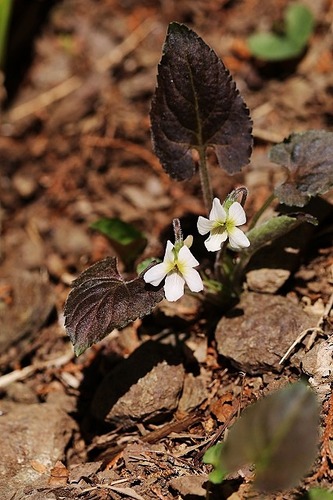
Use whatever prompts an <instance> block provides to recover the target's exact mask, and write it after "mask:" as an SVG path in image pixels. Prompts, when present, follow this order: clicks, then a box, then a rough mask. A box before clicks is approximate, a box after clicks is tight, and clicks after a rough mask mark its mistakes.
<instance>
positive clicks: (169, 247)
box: [163, 240, 175, 264]
mask: <svg viewBox="0 0 333 500" xmlns="http://www.w3.org/2000/svg"><path fill="white" fill-rule="evenodd" d="M173 249H174V245H173V244H172V243H171V241H170V240H168V241H167V244H166V248H165V254H164V259H163V262H166V263H168V264H170V263H171V262H174V261H175V254H174V253H173Z"/></svg>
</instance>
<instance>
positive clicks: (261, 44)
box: [248, 33, 302, 61]
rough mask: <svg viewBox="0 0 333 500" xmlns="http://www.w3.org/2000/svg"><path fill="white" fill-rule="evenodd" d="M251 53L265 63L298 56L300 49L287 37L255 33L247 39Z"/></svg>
mask: <svg viewBox="0 0 333 500" xmlns="http://www.w3.org/2000/svg"><path fill="white" fill-rule="evenodd" d="M248 45H249V48H250V51H251V53H252V54H253V55H254V56H256V57H258V58H259V59H264V60H266V61H283V60H284V59H292V58H293V57H296V56H298V55H299V54H300V52H301V51H302V48H301V49H300V47H299V46H298V45H297V44H295V43H294V41H293V40H290V39H289V38H287V37H284V36H279V35H276V34H274V33H257V34H254V35H252V36H250V37H249V38H248Z"/></svg>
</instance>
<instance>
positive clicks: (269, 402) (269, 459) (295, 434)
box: [206, 382, 319, 492]
mask: <svg viewBox="0 0 333 500" xmlns="http://www.w3.org/2000/svg"><path fill="white" fill-rule="evenodd" d="M318 423H319V411H318V405H317V401H316V396H315V394H314V392H313V391H312V390H310V389H309V388H308V387H307V386H306V385H305V384H303V383H302V382H297V383H296V384H290V385H289V386H287V387H285V388H283V389H280V390H279V391H276V392H275V393H274V394H271V395H269V396H267V397H265V398H263V399H261V400H260V401H258V402H257V403H255V404H253V405H252V406H250V407H248V408H246V409H245V410H244V412H243V414H242V416H241V418H240V419H239V420H238V421H237V422H236V423H235V425H234V426H233V427H232V428H231V429H230V432H229V434H228V437H227V439H226V441H225V442H224V443H223V446H222V447H220V448H217V449H216V452H215V454H214V456H213V459H214V466H215V467H216V466H217V467H218V468H219V469H221V474H220V477H223V476H224V475H225V471H228V472H229V473H230V472H234V471H236V470H238V469H240V468H241V467H242V466H244V465H245V464H255V468H256V478H255V486H256V487H257V488H258V489H260V490H264V491H266V492H270V491H276V490H283V489H286V488H290V487H292V486H294V485H296V484H297V483H298V482H299V481H300V480H301V479H302V477H303V476H304V474H306V473H307V472H308V470H309V468H310V467H311V465H312V463H313V461H314V459H315V457H316V454H317V452H318V447H317V446H318ZM218 452H219V453H220V460H219V461H218V460H217V457H216V453H218ZM206 458H207V457H206ZM208 458H209V457H208ZM216 464H218V465H216ZM216 477H217V478H219V476H218V475H217V476H216Z"/></svg>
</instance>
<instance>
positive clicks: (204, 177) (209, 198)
mask: <svg viewBox="0 0 333 500" xmlns="http://www.w3.org/2000/svg"><path fill="white" fill-rule="evenodd" d="M198 151H199V174H200V181H201V189H202V195H203V199H204V203H205V207H206V211H207V214H209V212H210V209H211V208H212V203H213V190H212V186H211V183H210V178H209V173H208V168H207V162H206V155H205V150H204V148H200V149H199V150H198Z"/></svg>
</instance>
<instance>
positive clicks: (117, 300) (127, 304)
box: [64, 257, 164, 356]
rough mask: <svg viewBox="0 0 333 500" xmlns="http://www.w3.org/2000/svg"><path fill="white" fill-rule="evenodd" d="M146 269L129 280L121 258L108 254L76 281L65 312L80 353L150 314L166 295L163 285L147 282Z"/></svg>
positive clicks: (69, 330)
mask: <svg viewBox="0 0 333 500" xmlns="http://www.w3.org/2000/svg"><path fill="white" fill-rule="evenodd" d="M146 270H147V269H146ZM146 270H145V271H146ZM145 271H144V272H145ZM144 272H143V273H141V274H140V275H139V276H138V277H137V278H135V279H133V280H131V281H125V280H124V279H123V278H122V277H121V275H120V274H119V272H118V269H117V259H116V258H115V257H107V258H106V259H104V260H101V261H100V262H97V263H96V264H94V265H93V266H91V267H89V268H88V269H87V270H86V271H84V272H83V273H82V274H81V275H80V276H79V277H78V278H77V279H76V280H75V281H74V282H73V285H72V286H73V289H72V290H71V292H70V293H69V295H68V298H67V301H66V304H65V309H64V315H65V327H66V330H67V333H68V335H69V337H70V339H71V341H72V343H73V345H74V350H75V354H76V355H77V356H79V355H80V354H82V353H83V352H84V351H85V350H86V349H87V348H88V347H90V346H91V345H92V344H94V343H96V342H98V341H99V340H101V339H103V338H104V337H105V336H106V335H107V334H108V333H110V332H111V331H112V330H114V329H115V328H122V327H124V326H126V325H127V324H128V323H130V322H131V321H134V320H135V319H137V318H142V317H143V316H145V315H146V314H149V313H150V312H151V310H152V309H153V307H154V306H155V305H156V304H157V303H158V302H159V301H160V300H162V299H163V297H164V292H163V288H162V287H159V288H157V287H152V286H150V285H148V284H147V283H145V281H144V280H143V274H144Z"/></svg>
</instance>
